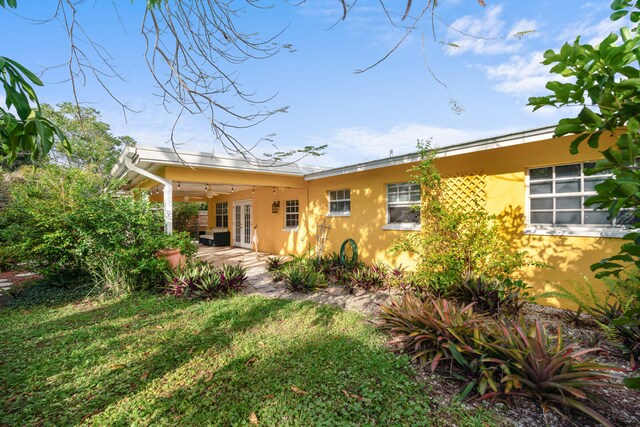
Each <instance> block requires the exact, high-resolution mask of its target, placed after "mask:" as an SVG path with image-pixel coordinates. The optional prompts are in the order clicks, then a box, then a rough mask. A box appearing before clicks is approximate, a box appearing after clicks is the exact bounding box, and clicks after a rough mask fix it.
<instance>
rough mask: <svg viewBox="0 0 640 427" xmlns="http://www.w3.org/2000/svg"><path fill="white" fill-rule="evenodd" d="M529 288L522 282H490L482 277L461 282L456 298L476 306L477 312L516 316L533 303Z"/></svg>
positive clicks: (506, 280)
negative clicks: (526, 304) (529, 303)
mask: <svg viewBox="0 0 640 427" xmlns="http://www.w3.org/2000/svg"><path fill="white" fill-rule="evenodd" d="M527 289H528V286H527V285H526V284H525V283H524V282H523V281H521V280H514V279H510V278H507V279H505V280H498V279H494V280H489V279H486V278H484V277H482V276H477V277H470V278H466V279H463V280H461V281H460V283H459V285H458V287H457V289H456V291H455V292H454V295H455V297H456V298H457V299H458V300H459V301H461V302H462V303H464V304H470V303H473V304H474V308H475V309H476V311H479V312H481V313H487V314H491V315H501V314H504V313H511V314H516V313H518V312H519V311H520V309H521V308H522V307H523V305H524V304H525V303H526V302H528V301H531V299H532V298H531V297H529V293H528V291H527Z"/></svg>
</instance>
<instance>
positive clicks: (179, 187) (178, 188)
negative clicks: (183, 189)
mask: <svg viewBox="0 0 640 427" xmlns="http://www.w3.org/2000/svg"><path fill="white" fill-rule="evenodd" d="M179 189H180V181H178V190H179Z"/></svg>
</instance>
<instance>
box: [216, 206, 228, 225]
mask: <svg viewBox="0 0 640 427" xmlns="http://www.w3.org/2000/svg"><path fill="white" fill-rule="evenodd" d="M227 209H228V205H227V202H222V203H216V227H219V228H226V227H228V226H229V216H228V215H227V213H228V212H227Z"/></svg>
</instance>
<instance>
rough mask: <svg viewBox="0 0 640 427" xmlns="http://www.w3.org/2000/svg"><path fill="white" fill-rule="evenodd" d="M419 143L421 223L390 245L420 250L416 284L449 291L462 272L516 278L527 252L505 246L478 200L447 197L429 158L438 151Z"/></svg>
mask: <svg viewBox="0 0 640 427" xmlns="http://www.w3.org/2000/svg"><path fill="white" fill-rule="evenodd" d="M418 148H419V149H420V152H421V155H422V161H421V162H420V163H419V164H418V165H417V166H415V167H414V168H413V169H412V171H413V172H414V180H415V182H417V183H419V184H420V186H421V189H422V194H421V203H420V221H421V224H422V227H421V230H420V231H419V232H417V233H408V234H407V235H405V236H403V237H402V238H400V239H398V240H396V241H395V242H394V244H393V246H392V247H391V249H390V250H391V252H404V251H409V252H413V253H416V254H417V255H418V258H419V261H418V264H417V265H416V271H415V274H416V276H417V280H415V281H414V283H415V284H416V285H418V286H425V287H428V288H429V291H433V292H432V293H433V294H436V295H441V296H448V295H450V294H451V292H452V291H453V290H454V289H455V287H456V286H457V284H458V283H459V281H460V280H461V279H462V278H464V277H471V276H474V275H476V276H484V277H490V278H497V279H500V280H503V279H506V278H516V277H515V275H516V273H517V272H518V270H519V269H520V268H521V267H523V266H525V265H528V264H531V261H530V260H528V259H527V257H526V256H525V253H524V252H521V251H512V250H511V249H510V248H509V245H508V243H507V241H506V239H504V237H503V236H502V234H501V228H500V224H499V223H498V220H497V217H496V216H495V215H491V214H489V213H488V212H487V211H486V209H485V208H484V206H483V204H482V201H481V200H473V199H472V200H471V202H472V207H467V206H463V205H462V204H456V203H452V202H450V201H448V200H446V199H445V197H444V196H443V192H444V189H443V184H442V177H441V176H440V173H439V172H438V170H437V169H436V167H435V165H434V163H433V159H434V157H435V154H436V153H435V152H434V151H433V150H431V149H430V146H429V143H419V144H418ZM419 292H422V291H419Z"/></svg>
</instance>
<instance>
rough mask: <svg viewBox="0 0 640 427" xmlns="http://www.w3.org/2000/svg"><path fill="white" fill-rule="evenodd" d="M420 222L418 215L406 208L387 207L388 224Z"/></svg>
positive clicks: (416, 212)
mask: <svg viewBox="0 0 640 427" xmlns="http://www.w3.org/2000/svg"><path fill="white" fill-rule="evenodd" d="M419 222H420V213H419V212H418V211H415V210H413V209H411V208H410V207H408V206H389V224H397V223H413V224H418V223H419Z"/></svg>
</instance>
